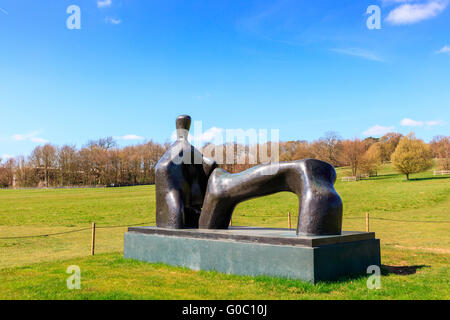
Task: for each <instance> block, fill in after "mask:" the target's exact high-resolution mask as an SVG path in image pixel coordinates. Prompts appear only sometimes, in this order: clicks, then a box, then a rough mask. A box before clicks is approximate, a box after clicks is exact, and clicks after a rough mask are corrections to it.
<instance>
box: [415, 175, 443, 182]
mask: <svg viewBox="0 0 450 320" xmlns="http://www.w3.org/2000/svg"><path fill="white" fill-rule="evenodd" d="M449 178H450V176H443V177H439V176H438V177H425V178H409V181H423V180H437V179H449Z"/></svg>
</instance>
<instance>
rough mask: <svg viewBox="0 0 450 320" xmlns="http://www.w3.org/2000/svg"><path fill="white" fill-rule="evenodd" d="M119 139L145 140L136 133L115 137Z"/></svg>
mask: <svg viewBox="0 0 450 320" xmlns="http://www.w3.org/2000/svg"><path fill="white" fill-rule="evenodd" d="M114 138H116V139H118V140H145V138H144V137H141V136H138V135H136V134H126V135H124V136H118V137H114Z"/></svg>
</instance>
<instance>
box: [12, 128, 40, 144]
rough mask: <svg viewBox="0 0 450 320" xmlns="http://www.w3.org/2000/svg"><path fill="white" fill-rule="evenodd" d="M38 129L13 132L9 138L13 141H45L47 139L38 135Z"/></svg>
mask: <svg viewBox="0 0 450 320" xmlns="http://www.w3.org/2000/svg"><path fill="white" fill-rule="evenodd" d="M39 133H40V132H39V131H34V132H31V133H27V134H18V133H16V134H13V135H12V136H11V138H12V139H13V140H15V141H31V142H35V143H47V142H48V140H45V139H43V138H40V137H38V135H39Z"/></svg>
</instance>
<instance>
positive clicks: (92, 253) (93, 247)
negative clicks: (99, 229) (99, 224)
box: [91, 222, 95, 256]
mask: <svg viewBox="0 0 450 320" xmlns="http://www.w3.org/2000/svg"><path fill="white" fill-rule="evenodd" d="M94 251H95V222H92V240H91V255H92V256H93V255H94Z"/></svg>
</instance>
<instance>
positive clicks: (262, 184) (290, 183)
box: [156, 115, 342, 235]
mask: <svg viewBox="0 0 450 320" xmlns="http://www.w3.org/2000/svg"><path fill="white" fill-rule="evenodd" d="M190 123H191V118H190V117H189V116H187V115H183V116H179V117H178V118H177V120H176V128H177V141H176V142H175V143H174V144H173V145H172V146H171V147H170V148H169V150H167V152H166V153H165V154H164V155H163V157H162V158H161V159H160V161H159V162H158V164H157V166H156V224H157V226H158V227H164V228H174V229H179V228H189V227H191V228H192V227H193V228H197V227H199V228H204V229H227V228H228V226H229V224H230V220H231V216H232V214H233V210H234V208H235V207H236V205H237V204H239V203H240V202H243V201H246V200H249V199H252V198H256V197H261V196H266V195H269V194H273V193H276V192H282V191H290V192H293V193H295V194H296V195H297V196H298V199H299V217H298V224H297V234H301V235H338V234H341V230H342V201H341V198H340V197H339V195H338V194H337V192H336V191H335V189H334V186H333V185H334V183H335V181H336V171H335V170H334V167H333V166H332V165H330V164H329V163H327V162H324V161H320V160H316V159H304V160H298V161H292V162H281V163H271V164H264V165H258V166H255V167H253V168H250V169H248V170H245V171H243V172H240V173H236V174H231V173H228V172H226V171H225V170H223V169H220V168H217V163H216V162H215V161H214V160H212V159H209V158H206V157H204V156H203V155H202V154H201V153H200V152H199V151H198V150H197V149H195V148H194V147H193V146H191V145H190V144H189V142H188V141H187V137H188V131H189V128H190Z"/></svg>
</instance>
